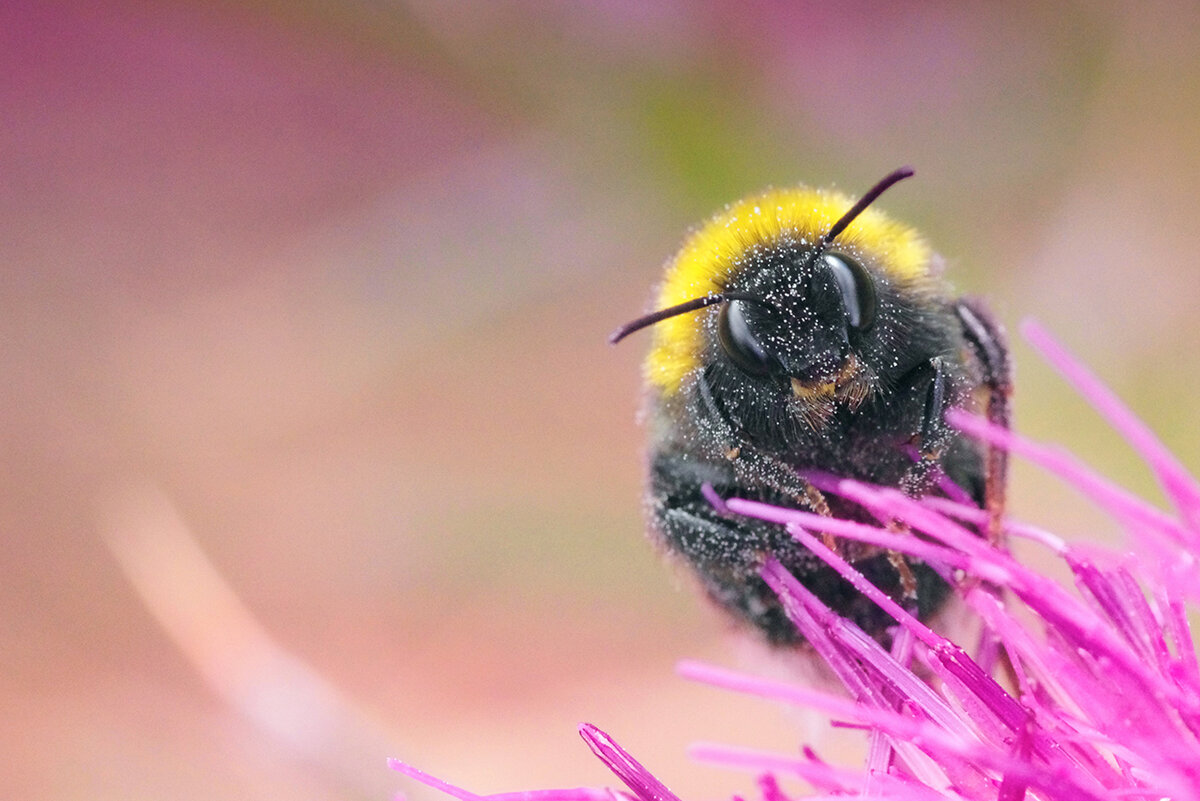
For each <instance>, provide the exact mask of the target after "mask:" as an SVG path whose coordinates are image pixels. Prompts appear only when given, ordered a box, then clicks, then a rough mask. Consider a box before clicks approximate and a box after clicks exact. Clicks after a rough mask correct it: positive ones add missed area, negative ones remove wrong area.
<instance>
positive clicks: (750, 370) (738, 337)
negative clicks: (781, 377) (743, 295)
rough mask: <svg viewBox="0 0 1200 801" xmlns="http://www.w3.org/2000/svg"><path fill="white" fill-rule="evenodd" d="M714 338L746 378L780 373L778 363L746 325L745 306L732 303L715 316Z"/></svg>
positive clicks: (734, 301)
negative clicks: (746, 375)
mask: <svg viewBox="0 0 1200 801" xmlns="http://www.w3.org/2000/svg"><path fill="white" fill-rule="evenodd" d="M717 339H718V340H720V342H721V347H722V348H724V349H725V353H727V354H728V355H729V360H730V361H731V362H733V363H734V365H736V366H737V368H738V369H739V370H741V371H742V372H743V373H746V374H748V375H752V376H757V377H762V376H766V375H770V374H771V373H773V372H778V371H779V370H780V365H779V361H778V360H777V359H776V358H775V357H774V356H772V355H771V354H770V353H769V352H768V351H767V349H766V348H764V347H763V345H762V343H761V342H759V341H758V339H757V338H756V337H755V336H754V333H753V332H752V331H751V330H750V326H749V325H748V324H747V323H746V304H745V303H744V302H743V301H740V300H731V301H729V302H728V303H725V304H723V305H722V306H721V312H720V314H719V316H718V317H717Z"/></svg>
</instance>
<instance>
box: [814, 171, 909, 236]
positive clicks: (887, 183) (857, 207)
mask: <svg viewBox="0 0 1200 801" xmlns="http://www.w3.org/2000/svg"><path fill="white" fill-rule="evenodd" d="M913 174H914V173H913V169H912V167H900V168H899V169H896V170H892V171H891V172H890V173H888V174H887V175H885V176H884V177H883V179H882V180H880V181H879V183H877V184H875V185H874V186H873V187H871V188H870V189H868V190H867V193H866V194H865V195H863V196H862V197H860V198H859V199H858V202H857V203H855V204H854V205H853V206H851V207H850V210H849V211H847V212H846V213H845V214H843V215H842V216H841V217H840V218H839V219H838V221H837V222H835V223H834V224H833V226H832V227H830V229H829V230H828V231H826V232H825V235H824V236H822V237H821V241H820V243H818V245H817V251H816V252H817V253H820V252H821V251H822V250H824V249H825V248H826V247H828V246H829V243H830V242H832V241H833V240H835V239H837V238H838V236H839V235H840V234H841V233H842V232H843V231H845V230H846V227H847V226H848V225H850V223H852V222H854V219H855V218H856V217H858V215H860V214H862V213H863V212H864V211H865V210H866V208H867V206H870V205H871V204H872V203H874V202H875V201H876V200H878V199H879V196H880V195H882V194H883V193H884V192H886V191H887V190H889V189H891V188H892V186H893V185H894V184H897V183H899V182H900V181H903V180H904V179H905V178H911V177H912V176H913Z"/></svg>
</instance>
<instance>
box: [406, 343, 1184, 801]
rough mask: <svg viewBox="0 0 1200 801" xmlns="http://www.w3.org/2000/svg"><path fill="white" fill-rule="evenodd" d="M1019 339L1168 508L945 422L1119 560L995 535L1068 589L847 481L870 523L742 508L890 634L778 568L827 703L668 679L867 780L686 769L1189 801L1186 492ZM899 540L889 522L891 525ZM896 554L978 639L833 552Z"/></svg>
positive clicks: (1127, 426) (642, 796) (1102, 393)
mask: <svg viewBox="0 0 1200 801" xmlns="http://www.w3.org/2000/svg"><path fill="white" fill-rule="evenodd" d="M1023 333H1024V335H1025V337H1026V338H1027V339H1028V340H1029V341H1030V342H1031V343H1032V344H1033V345H1034V346H1035V347H1036V348H1038V349H1039V350H1040V351H1041V352H1042V354H1043V355H1044V356H1045V358H1046V359H1047V360H1048V361H1049V362H1050V363H1051V364H1052V365H1053V366H1054V367H1056V368H1057V369H1058V370H1059V372H1060V373H1062V374H1063V375H1064V377H1066V378H1067V380H1068V381H1070V382H1071V383H1072V384H1073V385H1074V386H1075V388H1076V389H1077V390H1078V391H1079V392H1080V393H1081V394H1082V395H1083V396H1084V397H1085V398H1086V399H1087V400H1088V401H1089V402H1091V403H1092V405H1093V406H1094V407H1095V408H1096V409H1097V410H1098V411H1099V412H1100V413H1101V414H1102V415H1103V416H1104V417H1105V418H1107V420H1108V421H1109V422H1110V424H1111V425H1112V426H1113V427H1114V428H1115V429H1116V430H1117V431H1118V432H1119V433H1120V434H1122V435H1123V436H1124V437H1125V439H1126V440H1127V441H1128V442H1129V443H1130V445H1131V446H1133V447H1134V448H1135V449H1136V450H1137V451H1138V452H1139V453H1140V454H1141V455H1142V456H1143V457H1144V459H1145V460H1146V462H1147V463H1148V464H1149V466H1150V468H1151V469H1152V470H1153V471H1154V473H1155V475H1156V476H1157V478H1158V481H1159V483H1160V484H1161V486H1162V488H1163V491H1164V493H1165V494H1166V496H1167V498H1168V499H1169V501H1170V503H1171V505H1172V507H1173V508H1172V509H1171V511H1169V512H1167V511H1162V510H1160V509H1158V508H1156V507H1154V506H1152V505H1150V504H1148V503H1146V502H1145V501H1143V500H1141V499H1139V498H1136V497H1134V496H1132V495H1131V494H1129V493H1128V492H1126V491H1124V490H1122V489H1120V488H1118V487H1115V486H1112V485H1111V484H1109V483H1108V482H1106V481H1105V480H1104V479H1102V478H1100V477H1098V476H1097V475H1096V474H1094V473H1092V472H1091V471H1089V470H1088V469H1087V468H1085V467H1084V466H1082V465H1081V464H1079V463H1078V462H1077V461H1076V460H1074V459H1073V458H1072V457H1071V456H1070V455H1068V454H1066V453H1065V452H1063V451H1061V450H1057V449H1055V448H1051V447H1047V446H1043V445H1039V444H1035V443H1032V442H1029V441H1027V440H1025V439H1023V438H1021V437H1019V436H1017V435H1014V434H1012V433H1010V432H1009V431H1007V430H1004V429H1000V428H997V427H994V426H991V425H989V424H988V423H986V422H985V421H982V420H979V419H977V418H974V417H970V416H967V415H964V414H961V413H951V415H950V416H949V419H950V422H951V424H952V425H954V426H956V427H958V428H960V429H961V430H963V431H965V432H967V433H968V434H970V435H971V436H974V437H977V438H979V439H981V440H983V441H985V442H988V443H990V444H993V445H996V446H999V447H1001V448H1004V449H1005V450H1007V451H1008V452H1009V453H1010V454H1012V455H1014V456H1017V457H1020V458H1024V459H1027V460H1029V461H1031V462H1033V463H1035V464H1037V465H1039V466H1040V467H1042V468H1044V469H1046V470H1048V471H1050V472H1051V473H1053V474H1055V475H1057V476H1058V477H1060V478H1061V479H1064V480H1065V481H1067V482H1069V483H1070V484H1071V485H1073V486H1074V487H1075V488H1076V489H1078V490H1079V491H1080V492H1081V493H1082V494H1083V495H1084V497H1086V498H1087V499H1088V500H1090V501H1091V502H1092V503H1094V504H1097V505H1098V506H1100V507H1102V508H1103V509H1104V510H1106V511H1107V512H1109V513H1110V514H1111V515H1112V516H1113V517H1114V518H1115V519H1116V520H1117V521H1118V522H1119V523H1120V524H1121V525H1122V527H1123V529H1124V531H1125V534H1126V541H1125V543H1124V546H1123V547H1122V548H1121V549H1119V550H1110V549H1105V548H1101V547H1098V546H1093V545H1075V544H1067V543H1065V542H1063V541H1062V540H1061V539H1059V538H1058V537H1056V536H1054V535H1053V534H1050V533H1048V532H1046V531H1043V530H1040V529H1038V528H1036V527H1034V526H1031V525H1027V524H1024V523H1020V522H1017V521H1014V520H1007V521H1006V523H1005V530H1006V532H1007V534H1008V536H1009V537H1010V538H1024V539H1027V540H1031V541H1033V542H1034V543H1036V544H1037V546H1039V547H1041V548H1044V549H1045V550H1046V551H1048V552H1049V554H1050V555H1051V556H1052V557H1054V558H1056V559H1059V560H1062V562H1063V563H1064V564H1065V565H1066V567H1067V568H1068V569H1069V570H1070V574H1071V575H1072V577H1073V580H1074V585H1075V586H1074V587H1073V588H1068V587H1064V586H1061V585H1060V584H1058V583H1057V582H1056V581H1054V580H1052V579H1050V578H1048V577H1047V576H1045V575H1044V574H1042V573H1040V572H1038V571H1037V570H1034V569H1033V568H1031V567H1030V566H1029V565H1027V564H1024V563H1022V562H1019V561H1017V560H1016V559H1015V558H1014V557H1013V555H1012V554H1011V553H1009V552H1008V551H1007V550H1006V549H1005V548H1003V547H997V546H995V545H993V544H990V543H989V542H987V541H986V540H984V539H981V538H980V537H979V536H978V535H977V533H976V532H977V531H978V526H979V525H980V523H981V522H983V521H982V520H981V516H982V515H983V514H985V513H984V512H982V511H981V510H979V509H978V508H976V507H974V506H972V505H965V504H959V503H956V502H954V501H952V500H948V499H947V498H944V497H942V498H934V497H928V498H921V499H914V498H911V497H908V496H906V495H904V494H903V493H901V492H899V491H896V490H893V489H884V488H879V487H873V486H867V485H864V484H861V483H858V482H854V481H847V480H837V479H826V480H825V482H824V483H823V485H822V486H821V489H822V491H825V492H830V493H834V494H837V495H839V496H841V497H843V498H845V499H847V500H850V501H853V502H854V503H857V504H858V505H860V506H862V507H864V508H866V509H868V510H870V511H872V512H873V513H874V516H875V517H877V518H878V519H879V520H880V521H883V522H881V524H880V525H878V526H873V525H868V524H865V523H861V522H854V521H848V520H838V519H833V518H829V517H823V516H820V515H815V514H812V513H809V512H801V511H796V510H792V509H784V508H779V507H774V506H768V505H765V504H761V503H757V502H754V501H749V500H743V499H739V498H717V497H713V498H712V499H711V500H712V502H714V503H717V504H722V505H723V508H724V510H725V511H727V512H728V513H732V514H738V515H746V516H751V517H755V518H759V519H762V520H767V521H771V522H774V523H777V524H779V525H782V526H785V527H786V528H787V530H788V531H789V532H790V533H791V535H792V536H793V537H795V538H796V539H797V540H798V541H799V542H801V543H802V544H803V545H805V546H806V547H807V548H808V549H810V550H811V551H812V552H813V553H814V554H816V555H817V556H819V557H820V558H821V559H823V560H824V561H825V562H826V563H827V564H828V565H829V566H830V567H832V568H833V569H834V570H836V571H837V572H838V573H840V574H841V575H842V576H844V577H845V578H846V579H848V580H849V581H850V582H852V583H853V584H854V586H855V588H856V589H857V590H858V591H859V592H861V593H862V594H863V595H864V596H866V597H868V598H870V599H871V600H872V601H873V602H875V603H876V604H878V605H879V606H880V608H882V609H883V610H884V611H885V612H887V613H888V614H889V615H890V616H891V617H892V618H893V619H894V620H895V621H896V634H895V636H894V637H893V638H892V639H891V647H890V648H884V647H883V646H882V645H880V643H879V641H878V640H877V639H876V638H872V637H870V636H868V635H867V634H865V633H863V631H861V630H860V629H859V628H858V627H857V626H855V625H854V624H853V623H851V622H849V621H847V620H846V619H844V618H843V617H841V616H839V615H838V614H836V613H835V612H834V611H832V610H831V609H829V608H828V607H826V606H825V605H824V604H822V603H821V601H820V600H818V599H817V597H816V596H815V595H813V594H812V593H811V592H810V591H809V590H808V589H806V588H805V587H804V586H803V585H802V584H801V583H800V582H798V581H797V580H796V579H795V578H794V577H793V576H792V575H791V574H790V573H789V572H788V571H787V570H785V569H783V568H782V567H781V566H780V565H779V564H777V563H775V562H768V563H767V564H765V565H764V567H763V570H762V576H763V579H764V580H765V581H766V582H767V583H768V585H769V586H770V587H771V588H772V589H773V590H774V591H775V593H776V594H777V595H778V596H779V598H780V600H781V601H782V603H783V606H784V609H785V611H786V612H787V615H788V617H789V618H790V619H791V621H792V622H793V623H794V624H795V626H796V627H797V629H798V630H799V633H800V634H801V635H802V636H803V638H804V639H805V640H806V641H807V642H808V643H809V644H810V646H811V648H812V649H813V650H814V651H815V652H816V653H817V654H818V655H819V657H820V658H821V659H823V660H824V661H825V663H826V664H827V665H828V667H829V669H830V671H831V672H832V673H833V674H834V675H835V676H836V677H837V678H838V680H840V682H841V683H842V685H843V686H844V689H845V693H844V694H838V693H833V692H828V691H825V690H820V689H814V688H810V687H805V686H800V685H796V684H788V683H783V682H779V681H774V680H766V679H761V678H756V677H752V676H748V675H744V674H740V673H736V672H733V671H730V670H726V669H723V668H718V667H713V666H710V665H704V664H699V663H695V662H684V663H682V664H681V665H680V673H681V674H682V675H683V676H685V677H687V678H689V679H693V680H697V681H701V682H706V683H708V684H712V685H715V686H717V687H720V688H723V689H726V690H732V691H735V692H740V693H746V694H750V695H755V696H761V697H765V698H769V699H774V700H776V701H780V702H783V703H786V704H798V705H803V706H806V707H813V708H817V709H820V710H823V711H824V712H826V713H827V714H829V715H830V716H831V718H833V719H834V720H836V721H839V723H840V724H841V725H849V726H853V727H856V728H860V729H861V730H862V731H863V732H864V735H865V736H866V737H867V738H868V741H869V748H868V751H867V758H866V764H865V765H862V766H861V767H857V768H846V767H836V766H834V765H831V764H829V763H827V762H825V761H823V760H822V759H821V758H820V757H819V756H818V755H817V754H816V753H814V752H813V751H812V750H811V749H809V748H807V747H805V748H802V749H801V750H800V751H799V753H794V752H793V753H786V752H784V753H778V754H775V753H765V752H761V751H750V750H745V749H739V748H736V747H733V746H727V745H707V744H705V745H697V746H695V747H694V749H693V754H694V756H695V757H696V758H698V759H700V760H704V761H707V762H714V763H720V764H724V765H727V766H731V767H734V768H738V769H744V770H750V771H754V772H756V773H758V774H759V775H760V777H761V779H760V783H759V784H760V787H761V788H762V794H763V801H785V796H784V795H783V793H782V791H781V790H780V789H779V786H778V784H777V783H776V778H777V777H785V776H787V777H800V778H801V779H803V780H805V781H806V782H807V783H809V784H810V785H811V786H812V787H813V788H814V789H815V791H816V793H817V795H816V796H815V797H826V796H835V795H836V796H839V797H844V796H851V797H853V796H859V797H865V798H877V799H897V800H899V799H906V800H909V799H916V800H918V801H922V800H923V799H989V800H990V799H997V801H1015V800H1017V799H1023V798H1029V799H1063V801H1100V800H1101V799H1119V798H1130V799H1142V798H1145V799H1176V800H1177V801H1183V800H1184V799H1198V800H1200V667H1198V665H1197V659H1196V649H1195V643H1194V642H1193V640H1192V635H1191V631H1190V627H1189V622H1188V614H1189V612H1194V611H1195V610H1196V607H1197V603H1198V601H1200V566H1198V565H1197V558H1196V554H1197V553H1200V484H1198V483H1197V481H1196V480H1195V478H1194V477H1192V476H1191V475H1189V474H1188V472H1187V471H1186V470H1184V469H1183V467H1182V466H1181V465H1180V464H1179V463H1178V462H1177V461H1176V460H1175V459H1174V458H1173V457H1172V456H1171V455H1170V454H1169V453H1168V452H1167V451H1166V449H1165V448H1164V447H1163V446H1162V444H1161V443H1160V442H1159V441H1158V440H1157V439H1155V437H1154V436H1153V435H1152V434H1150V432H1149V431H1148V430H1147V429H1146V428H1145V427H1144V426H1143V425H1142V424H1141V423H1140V422H1139V421H1138V420H1136V419H1135V418H1134V417H1133V416H1132V415H1131V414H1130V413H1129V411H1128V410H1127V409H1126V408H1125V407H1124V406H1122V405H1121V404H1120V403H1119V402H1118V401H1117V400H1116V399H1115V398H1114V397H1113V396H1112V394H1111V393H1110V392H1109V391H1108V390H1107V389H1105V388H1104V387H1103V386H1102V385H1101V384H1100V383H1099V382H1098V381H1097V380H1096V379H1095V378H1094V377H1093V376H1091V375H1090V374H1089V373H1088V372H1087V371H1086V370H1085V369H1084V368H1083V367H1081V366H1080V365H1079V364H1077V363H1076V362H1074V361H1073V360H1072V359H1071V358H1070V357H1069V356H1068V355H1067V354H1066V353H1065V352H1064V351H1063V350H1062V349H1061V348H1060V347H1059V346H1058V345H1057V344H1055V343H1054V342H1053V341H1052V340H1051V339H1050V337H1049V336H1048V335H1047V334H1046V333H1045V332H1044V331H1043V330H1042V329H1040V328H1038V327H1037V326H1034V325H1031V324H1027V325H1026V326H1025V327H1024V329H1023ZM897 524H899V525H897ZM830 536H832V537H834V538H837V539H845V540H853V541H858V542H863V543H867V544H870V545H874V546H877V547H881V548H886V549H890V550H894V551H898V552H901V553H904V554H909V555H912V556H914V557H916V558H918V559H920V560H921V561H922V562H924V563H925V564H928V565H930V566H932V567H933V568H934V569H936V570H937V571H938V572H940V573H941V574H942V575H943V577H945V578H946V579H947V580H948V581H949V582H950V583H951V585H952V586H953V587H954V591H955V593H956V594H957V595H958V597H959V598H960V599H961V602H962V606H963V607H964V608H965V610H966V612H965V614H971V615H974V616H975V617H976V618H977V619H978V623H979V630H980V631H981V635H980V636H979V637H978V640H977V641H976V642H973V643H970V644H964V643H955V642H952V641H950V640H949V639H946V638H945V637H943V636H941V635H939V634H937V633H936V632H934V631H933V630H932V629H930V628H929V627H928V626H926V625H925V624H924V623H922V622H921V621H919V620H917V619H916V618H915V617H913V616H912V615H911V614H909V613H908V612H907V611H906V610H905V609H904V608H902V607H901V606H900V605H898V604H897V603H895V602H894V601H893V600H892V599H891V598H890V597H889V596H888V595H887V594H885V593H884V592H881V591H880V590H879V589H877V588H876V587H874V586H872V585H871V583H870V582H868V581H867V580H866V579H865V578H863V577H862V576H861V575H860V574H859V573H857V572H856V571H855V569H854V568H853V567H852V566H851V565H850V564H849V563H847V562H846V561H845V560H844V559H842V558H841V556H840V555H839V554H838V553H837V552H836V551H835V550H834V549H831V548H830V547H828V544H827V543H828V542H829V537H830ZM580 733H581V735H582V736H583V738H584V740H585V741H586V742H587V744H588V745H589V746H590V747H591V749H592V751H593V752H594V753H595V754H596V755H597V756H598V757H599V758H600V759H601V760H602V761H603V762H604V763H605V764H606V765H608V767H609V768H610V769H611V770H612V771H613V773H614V774H615V775H616V776H617V777H618V778H619V779H620V780H621V782H622V783H623V784H624V785H625V787H626V788H627V792H622V793H620V794H622V795H626V796H627V797H631V798H636V799H639V800H640V801H674V799H675V798H676V796H675V795H673V794H672V793H671V791H670V790H668V789H667V788H666V787H665V786H663V784H662V783H661V782H659V781H658V780H657V779H656V778H654V776H653V775H652V774H651V773H650V772H649V771H648V770H647V769H646V768H645V767H643V766H642V765H641V764H640V763H639V762H638V761H637V760H636V759H635V758H634V757H633V756H631V755H630V754H628V753H626V752H625V751H624V750H623V749H622V748H621V747H620V746H619V745H617V744H616V742H614V741H613V740H612V739H611V738H610V737H609V736H608V735H607V734H605V733H604V732H602V731H600V730H599V729H597V728H595V727H594V726H591V725H584V726H582V727H581V728H580ZM392 765H393V767H395V768H396V769H397V770H400V771H402V772H404V773H406V774H408V775H409V776H412V777H414V778H416V779H418V780H420V781H423V782H425V783H427V784H430V785H432V786H435V787H438V788H440V789H442V790H445V791H446V792H448V793H450V794H451V795H453V796H455V797H457V798H460V799H477V798H480V796H476V795H473V794H471V793H468V792H466V791H464V790H461V789H459V788H455V787H452V786H450V785H447V784H445V783H442V782H440V781H438V780H435V779H433V778H432V777H429V776H428V775H426V774H424V773H421V772H420V771H417V770H416V769H414V768H412V767H410V766H408V765H405V764H404V763H401V762H395V761H394V762H393V763H392ZM616 794H617V793H616V792H615V791H608V790H592V789H575V790H546V791H536V792H527V793H516V794H505V795H500V796H487V797H488V798H493V799H503V800H504V801H510V799H511V801H518V799H520V800H521V801H543V799H545V800H546V801H549V800H550V799H563V801H594V800H597V799H601V798H612V797H613V796H614V795H616Z"/></svg>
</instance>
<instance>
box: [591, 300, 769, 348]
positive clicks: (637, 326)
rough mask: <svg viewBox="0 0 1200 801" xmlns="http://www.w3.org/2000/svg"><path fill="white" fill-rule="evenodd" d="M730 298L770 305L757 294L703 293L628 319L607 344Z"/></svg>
mask: <svg viewBox="0 0 1200 801" xmlns="http://www.w3.org/2000/svg"><path fill="white" fill-rule="evenodd" d="M731 300H747V301H750V302H751V303H761V304H762V305H763V306H770V305H771V304H769V303H767V302H766V301H765V300H763V299H762V298H760V297H758V296H757V295H747V294H745V293H743V292H724V293H721V294H719V295H704V296H703V297H699V298H692V299H691V300H685V301H684V302H683V303H678V304H676V305H674V306H668V307H667V308H665V309H659V310H658V311H653V312H650V313H649V314H646V315H643V316H641V317H639V318H637V319H636V320H630V321H629V322H627V323H625V325H623V326H621V327H620V328H618V329H617V330H616V331H613V332H612V334H610V335H609V337H608V344H610V345H615V344H617V343H618V342H620V341H621V340H622V339H624V338H625V337H627V336H629V335H630V334H632V333H633V332H634V331H640V330H642V329H643V328H648V327H650V326H652V325H654V324H655V323H661V322H662V321H663V320H666V319H667V318H669V317H677V316H679V315H680V314H687V313H688V312H694V311H697V310H699V309H703V308H704V307H705V306H711V305H713V304H714V303H726V302H728V301H731Z"/></svg>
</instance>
